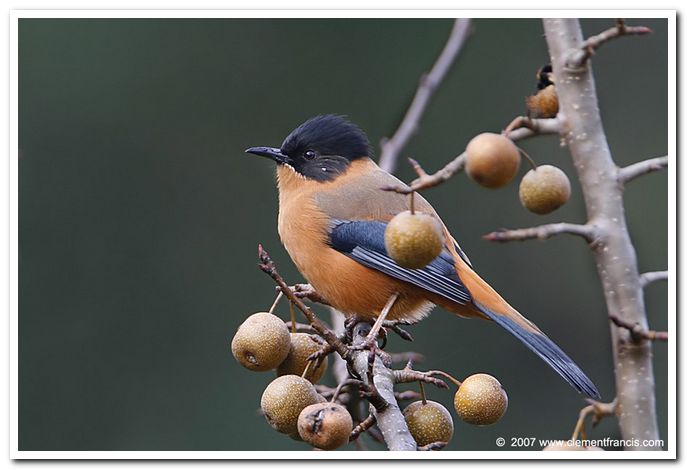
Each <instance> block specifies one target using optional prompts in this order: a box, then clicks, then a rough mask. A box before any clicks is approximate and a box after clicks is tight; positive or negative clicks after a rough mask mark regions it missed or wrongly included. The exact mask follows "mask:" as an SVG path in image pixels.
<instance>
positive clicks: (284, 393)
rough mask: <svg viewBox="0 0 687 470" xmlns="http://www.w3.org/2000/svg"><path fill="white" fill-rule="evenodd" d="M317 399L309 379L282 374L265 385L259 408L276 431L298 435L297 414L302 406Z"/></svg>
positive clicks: (311, 403) (301, 409) (317, 396)
mask: <svg viewBox="0 0 687 470" xmlns="http://www.w3.org/2000/svg"><path fill="white" fill-rule="evenodd" d="M318 401H319V395H318V393H317V392H316V391H315V387H313V384H311V383H310V382H309V381H307V380H305V379H304V378H302V377H299V376H297V375H283V376H281V377H277V378H276V379H274V380H273V381H272V382H271V383H270V384H269V385H268V386H267V388H266V389H265V391H264V392H263V394H262V398H261V400H260V408H261V409H262V412H263V413H264V415H265V419H267V422H268V423H270V425H271V426H272V427H273V428H274V429H276V430H277V431H278V432H280V433H283V434H294V433H295V434H296V435H298V415H300V414H301V411H303V408H305V407H306V406H309V405H313V404H315V403H318Z"/></svg>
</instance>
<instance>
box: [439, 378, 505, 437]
mask: <svg viewBox="0 0 687 470" xmlns="http://www.w3.org/2000/svg"><path fill="white" fill-rule="evenodd" d="M453 405H454V406H455V408H456V412H457V413H458V416H459V417H460V419H462V420H463V421H465V422H466V423H469V424H475V425H478V426H488V425H490V424H494V423H496V422H497V421H498V420H500V419H501V417H502V416H503V415H504V413H505V412H506V409H508V395H506V391H505V390H504V389H503V387H502V386H501V383H500V382H499V381H498V380H496V378H494V377H492V376H491V375H488V374H475V375H471V376H470V377H468V378H467V379H465V380H464V381H463V383H462V384H461V386H460V388H458V391H457V392H456V395H455V397H454V399H453Z"/></svg>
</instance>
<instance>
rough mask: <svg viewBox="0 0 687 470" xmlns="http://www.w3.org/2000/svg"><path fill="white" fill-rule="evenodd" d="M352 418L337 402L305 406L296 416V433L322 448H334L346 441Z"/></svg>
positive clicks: (351, 425) (351, 426) (309, 442)
mask: <svg viewBox="0 0 687 470" xmlns="http://www.w3.org/2000/svg"><path fill="white" fill-rule="evenodd" d="M351 431H353V419H352V418H351V415H350V413H349V412H348V410H346V408H344V407H343V406H341V405H339V404H337V403H318V404H316V405H310V406H307V407H305V408H304V409H303V411H301V414H300V416H299V417H298V434H300V436H301V438H302V439H303V440H304V441H305V442H307V443H308V444H310V445H312V446H313V447H316V448H318V449H323V450H334V449H336V448H338V447H341V446H342V445H344V444H346V443H348V438H349V436H350V435H351Z"/></svg>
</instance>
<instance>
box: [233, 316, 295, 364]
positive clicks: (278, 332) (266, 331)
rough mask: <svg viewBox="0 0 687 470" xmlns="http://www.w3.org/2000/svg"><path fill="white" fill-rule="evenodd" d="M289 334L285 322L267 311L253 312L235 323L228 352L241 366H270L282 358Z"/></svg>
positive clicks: (289, 344) (287, 347)
mask: <svg viewBox="0 0 687 470" xmlns="http://www.w3.org/2000/svg"><path fill="white" fill-rule="evenodd" d="M290 347H291V337H290V336H289V329H288V328H287V327H286V324H285V323H284V322H283V321H282V320H281V319H280V318H279V317H277V316H274V315H272V314H271V313H267V312H259V313H254V314H253V315H251V316H250V317H248V318H246V321H244V322H243V323H242V324H241V326H239V328H238V330H237V331H236V334H235V335H234V339H233V340H232V341H231V352H232V354H233V355H234V357H235V358H236V360H237V361H238V362H239V363H240V364H241V365H242V366H243V367H245V368H247V369H250V370H254V371H265V370H270V369H274V368H275V367H277V366H278V365H279V364H281V362H282V361H283V360H284V359H285V358H286V356H287V355H288V354H289V348H290Z"/></svg>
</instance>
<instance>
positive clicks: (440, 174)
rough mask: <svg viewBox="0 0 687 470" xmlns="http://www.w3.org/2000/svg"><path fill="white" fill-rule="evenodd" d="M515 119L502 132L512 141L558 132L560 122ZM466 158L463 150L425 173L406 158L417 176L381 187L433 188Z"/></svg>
mask: <svg viewBox="0 0 687 470" xmlns="http://www.w3.org/2000/svg"><path fill="white" fill-rule="evenodd" d="M516 121H518V123H517V125H518V126H520V127H517V128H513V129H510V127H511V126H513V123H511V126H509V129H507V132H506V133H504V135H505V136H506V137H508V138H509V139H510V140H512V141H513V142H517V141H519V140H524V139H528V138H530V137H534V136H535V135H539V134H558V131H559V129H560V125H559V124H560V122H559V121H558V119H526V118H522V120H518V119H517V118H516ZM514 122H515V121H514ZM513 127H516V126H513ZM466 158H467V155H466V154H465V152H463V153H461V154H460V155H458V156H457V157H455V158H454V159H453V160H451V161H450V162H448V163H447V164H446V165H445V166H444V167H443V168H441V169H440V170H438V171H437V172H436V173H431V174H429V173H426V172H425V170H424V169H423V168H422V167H421V166H420V164H419V163H418V162H417V161H415V160H413V159H412V158H410V159H408V160H409V161H410V164H411V165H412V166H413V169H414V170H415V173H416V174H417V176H418V177H417V179H415V180H414V181H413V182H412V183H410V185H409V186H407V185H403V186H388V187H384V188H382V189H384V190H386V191H395V192H397V193H401V194H409V193H411V192H413V191H420V190H423V189H429V188H433V187H434V186H438V185H440V184H441V183H443V182H444V181H446V180H448V179H450V178H451V177H453V176H454V175H455V174H457V173H459V172H461V171H463V169H464V168H465V159H466Z"/></svg>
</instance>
